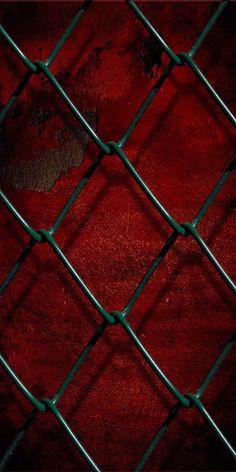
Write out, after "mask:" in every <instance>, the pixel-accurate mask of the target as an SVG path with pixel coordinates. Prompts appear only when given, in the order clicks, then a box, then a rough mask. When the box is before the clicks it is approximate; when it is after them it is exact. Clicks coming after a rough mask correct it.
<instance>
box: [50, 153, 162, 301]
mask: <svg viewBox="0 0 236 472" xmlns="http://www.w3.org/2000/svg"><path fill="white" fill-rule="evenodd" d="M169 233H170V231H169V228H168V225H167V224H166V223H165V221H164V220H163V218H161V217H160V215H159V214H158V213H157V212H156V210H155V209H153V208H152V206H151V204H150V202H149V201H148V200H147V199H146V198H145V197H144V196H143V193H142V192H141V191H140V190H139V189H134V188H133V185H132V180H131V178H130V176H129V175H128V173H127V172H126V170H125V169H124V168H123V166H122V164H121V163H120V161H119V159H117V158H114V157H112V158H110V157H108V158H106V159H105V160H103V163H102V164H101V165H100V168H99V169H98V170H97V173H96V177H94V179H93V181H91V183H90V184H89V185H88V187H87V188H86V189H85V190H84V193H83V194H82V195H81V197H80V198H79V199H78V201H77V203H76V204H75V205H74V207H73V208H72V209H71V213H69V215H68V217H67V218H66V220H65V222H64V223H63V225H62V226H61V227H60V228H59V230H58V236H57V237H56V240H57V239H58V241H60V240H62V241H63V244H62V249H63V251H64V252H65V254H66V256H67V257H68V259H69V260H70V262H71V263H72V264H73V266H74V267H75V269H76V270H77V271H78V273H79V274H80V275H81V276H82V278H83V279H84V280H85V281H86V283H87V284H88V286H89V287H90V288H91V289H92V291H93V292H94V294H95V295H96V296H97V298H98V299H99V301H100V302H101V303H102V304H103V305H105V307H106V309H107V310H114V309H118V307H119V309H121V308H122V305H123V306H124V304H126V302H127V301H128V297H129V296H130V295H131V294H132V292H133V290H134V289H135V288H136V285H137V283H138V282H139V280H140V278H141V276H142V275H143V274H144V273H145V271H146V270H147V268H148V266H149V264H150V263H151V262H152V260H153V258H154V256H155V255H156V254H157V252H158V250H159V249H160V248H161V246H162V245H163V243H164V241H165V240H166V238H167V235H168V234H169ZM59 244H60V242H59Z"/></svg>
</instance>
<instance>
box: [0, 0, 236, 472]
mask: <svg viewBox="0 0 236 472" xmlns="http://www.w3.org/2000/svg"><path fill="white" fill-rule="evenodd" d="M228 3H229V2H228V0H225V1H223V2H221V3H219V4H218V5H217V7H216V10H215V12H214V13H213V15H212V16H211V18H210V19H209V21H208V22H207V23H206V26H205V27H204V29H203V30H202V31H201V34H200V36H199V37H198V38H197V40H196V42H195V43H194V44H193V46H192V48H191V49H190V50H189V51H188V52H180V53H178V52H175V51H174V50H173V49H171V48H170V47H169V45H168V43H167V42H166V40H165V39H164V38H163V37H162V36H161V35H160V34H159V32H158V31H157V30H156V29H155V28H154V27H153V25H152V23H151V22H150V21H149V19H148V18H147V17H146V16H145V15H144V13H143V12H142V10H141V9H140V8H139V6H138V5H137V4H136V3H135V2H134V1H133V0H127V1H126V4H127V8H130V9H131V10H132V12H133V14H134V15H135V16H136V17H137V18H138V19H139V20H140V22H141V23H142V24H143V27H144V28H146V30H148V32H149V33H150V35H151V36H152V37H153V38H154V40H155V41H156V42H157V44H158V45H159V47H160V48H161V50H162V51H163V52H165V53H166V55H167V56H168V58H169V62H168V64H167V66H166V67H165V69H164V71H163V72H162V74H161V75H160V76H159V77H158V79H157V80H156V82H155V84H154V86H153V87H152V89H151V91H150V93H149V94H148V96H147V97H146V98H145V100H144V101H143V103H142V104H141V105H140V107H139V109H138V111H137V113H136V114H135V116H134V118H133V119H132V121H131V122H130V124H129V126H128V128H127V129H126V131H125V133H124V134H123V136H122V137H121V139H120V140H119V141H118V142H114V141H109V142H104V141H103V140H102V138H101V137H100V136H99V135H98V134H97V133H96V132H95V131H94V130H93V129H92V127H91V126H90V125H89V123H88V121H87V120H86V118H85V116H84V115H83V114H82V113H81V111H80V110H79V108H78V107H77V106H76V105H75V103H74V102H73V101H72V100H71V99H70V96H69V95H68V94H67V92H66V91H65V90H64V88H63V87H62V86H61V84H60V83H59V81H58V80H57V78H56V77H55V76H54V75H53V73H52V72H51V70H50V66H51V64H52V62H53V61H54V59H55V58H56V56H57V55H58V53H59V52H60V51H61V49H62V48H63V45H64V44H65V42H66V41H67V39H68V37H69V36H70V35H71V33H72V32H73V30H74V29H75V28H76V27H77V25H78V23H79V21H80V20H81V18H82V16H83V15H84V14H89V13H88V12H89V11H90V8H92V7H93V1H92V0H87V1H85V2H84V3H83V4H82V5H81V7H80V8H79V10H78V12H77V14H76V15H75V17H74V18H73V20H72V22H71V23H70V25H69V26H68V28H67V29H66V31H65V32H64V34H63V35H62V37H61V38H60V40H59V41H58V42H57V44H56V45H55V47H54V49H53V50H52V52H51V53H50V55H49V56H48V58H47V59H46V60H45V61H40V60H36V61H34V60H31V59H30V58H28V57H27V56H26V55H25V54H24V52H23V51H22V50H21V49H20V47H19V45H18V44H16V42H15V41H14V39H13V38H12V37H11V36H10V34H9V33H8V32H7V31H6V29H5V28H4V26H0V33H1V37H2V38H3V39H4V40H5V41H6V42H7V43H8V45H9V46H10V47H11V49H12V51H13V53H14V54H15V56H16V57H17V58H18V59H19V60H20V61H21V62H22V63H23V64H24V65H25V67H26V73H25V75H24V77H23V78H22V80H21V81H20V83H19V84H18V85H17V87H16V89H15V90H14V92H13V94H12V95H11V96H10V98H9V100H8V102H7V103H6V105H5V107H4V108H3V109H2V111H1V114H0V123H1V124H2V123H3V121H4V120H5V118H6V117H7V115H8V113H9V111H10V110H11V109H12V107H14V105H15V103H16V102H17V99H18V97H19V96H20V94H21V92H22V91H23V90H24V89H25V87H27V84H28V83H29V81H30V79H31V77H32V76H33V75H34V74H43V75H44V76H45V77H46V78H47V79H48V81H49V82H50V83H51V85H52V88H53V90H54V91H55V93H57V94H58V95H59V96H60V97H61V98H62V100H64V102H65V103H66V105H67V107H68V108H69V109H70V110H71V111H72V113H73V114H74V116H75V117H76V118H77V120H78V121H79V123H80V124H81V125H82V127H83V128H84V130H85V131H86V132H87V133H88V135H89V137H90V138H91V139H92V140H93V142H94V143H96V145H97V147H98V155H97V157H96V159H95V160H94V162H93V163H92V165H90V167H89V168H88V169H87V171H86V172H85V174H84V176H83V177H82V179H81V180H80V181H79V182H78V184H77V186H76V187H75V189H74V190H73V192H72V194H71V196H70V198H69V199H68V200H67V202H66V204H65V205H64V207H63V208H62V209H61V211H60V212H59V214H58V215H57V217H56V219H55V221H54V223H53V225H52V226H51V227H50V228H49V229H48V228H42V229H40V230H36V229H35V228H33V227H32V226H31V225H30V224H29V223H28V222H27V221H26V219H25V218H24V215H22V214H21V213H20V212H19V211H18V210H17V208H16V206H15V205H13V204H12V202H11V201H10V200H9V198H8V196H7V195H6V194H5V193H4V192H3V191H2V190H0V198H1V201H2V203H3V205H5V207H6V208H7V209H8V210H9V212H10V213H11V215H12V216H13V217H14V218H15V219H16V220H17V222H18V223H19V225H20V226H21V227H22V228H23V229H24V230H25V232H26V233H27V234H28V236H29V240H28V243H27V244H26V246H25V247H24V248H23V250H22V252H21V254H20V255H19V257H18V259H17V260H16V261H15V263H14V265H13V266H12V268H11V270H10V272H9V273H8V274H7V275H6V277H5V279H4V280H3V282H2V283H1V286H0V294H1V295H3V294H4V292H5V290H6V289H7V287H8V285H9V284H10V283H11V282H12V281H13V279H14V277H15V276H17V277H20V269H21V267H22V265H23V264H25V263H27V257H28V255H29V254H30V253H31V252H32V251H33V248H34V246H35V245H37V244H48V245H49V246H50V247H51V248H52V250H53V251H54V253H55V254H56V255H57V257H58V259H59V261H60V263H62V264H63V265H64V267H65V268H66V269H67V271H68V272H69V274H70V275H71V277H72V278H73V279H74V280H75V282H76V283H77V285H78V287H79V289H80V290H82V291H83V292H84V294H85V295H86V296H87V298H88V299H89V301H90V302H91V304H92V305H93V306H94V308H95V309H96V310H97V311H98V313H99V314H100V315H101V319H102V321H101V324H100V326H99V327H98V329H97V330H96V332H95V333H94V335H93V336H92V338H91V339H90V341H89V342H88V344H87V345H86V346H85V347H84V349H83V351H82V352H81V353H80V354H79V356H78V358H77V360H76V362H75V363H74V365H73V366H72V367H71V369H70V371H69V372H68V373H67V375H66V377H65V378H64V379H63V381H62V383H61V386H60V388H59V389H58V391H57V392H56V393H55V395H54V396H53V398H43V399H41V398H36V397H35V396H34V395H33V394H32V392H31V391H30V390H29V389H28V387H27V386H26V385H25V384H24V382H23V380H21V379H20V378H19V376H18V375H17V372H15V371H14V370H13V368H12V366H11V365H10V363H9V362H8V360H7V359H6V358H5V357H4V356H3V355H2V354H1V355H0V364H1V366H2V368H3V369H4V370H5V372H6V373H7V374H8V376H9V377H10V378H11V380H12V381H13V382H14V384H15V385H16V387H17V388H18V389H19V390H20V391H21V393H22V394H23V395H24V396H25V397H26V399H27V400H28V401H29V402H30V404H31V405H32V407H33V409H32V412H31V414H30V416H29V417H28V418H27V419H26V421H25V423H24V424H23V425H22V427H21V429H20V430H19V431H18V432H17V434H16V435H15V437H14V438H13V440H12V442H11V444H10V445H9V447H8V449H7V450H6V451H5V453H4V455H3V457H2V458H1V460H0V470H1V471H2V470H4V468H5V467H6V465H7V464H8V462H9V460H10V458H11V456H12V455H13V454H14V452H15V451H16V449H17V447H18V445H19V444H20V442H21V440H22V439H23V437H24V434H25V432H26V431H27V430H28V429H29V427H30V426H31V424H32V423H33V422H34V420H35V418H36V417H37V415H39V414H41V413H43V412H45V411H48V410H50V411H51V413H52V415H54V417H55V418H56V419H57V421H58V422H59V424H60V425H61V427H62V429H63V430H64V431H65V432H66V434H67V435H68V436H69V438H70V439H71V441H72V442H73V443H74V445H75V446H76V448H77V449H78V450H79V451H80V453H81V454H82V456H83V457H84V459H85V461H86V462H87V464H88V465H89V466H90V467H91V469H92V470H95V471H99V470H100V468H99V465H97V464H96V458H93V457H91V455H90V453H89V451H87V449H86V447H85V445H84V444H83V443H82V442H81V440H80V439H79V438H78V437H77V436H76V435H75V433H74V432H73V431H72V429H71V427H70V425H69V424H68V423H67V421H66V419H65V418H64V417H63V416H62V414H61V412H60V409H59V407H58V403H59V401H61V399H62V397H63V394H64V392H65V391H66V389H67V387H68V385H69V384H70V383H71V382H72V381H73V379H74V377H75V375H76V374H77V373H78V371H79V369H80V367H81V365H82V364H83V363H84V362H85V360H86V358H87V357H88V355H89V353H90V352H91V351H92V349H93V347H94V346H95V345H96V343H97V341H98V340H99V339H100V338H101V337H102V336H103V334H104V332H105V330H106V329H107V327H108V326H109V325H115V324H117V323H119V324H121V325H122V327H123V329H124V330H125V332H126V333H127V335H128V337H129V338H130V341H131V342H132V343H133V344H134V345H135V346H136V348H137V349H138V351H139V352H140V353H141V354H142V356H143V358H144V359H145V361H146V363H147V364H148V365H149V367H150V368H151V369H152V370H153V371H154V372H155V374H156V376H157V377H158V379H160V381H161V382H162V383H163V384H164V385H165V387H166V389H168V390H169V392H170V393H171V394H172V396H173V397H174V399H175V405H174V406H173V408H172V409H171V411H170V412H169V414H168V416H167V417H166V419H165V421H164V422H163V424H162V425H161V427H160V429H159V431H158V432H157V433H156V435H155V436H154V437H153V439H152V441H151V442H150V444H149V445H148V448H147V449H146V451H145V452H144V453H143V455H142V457H141V459H140V461H139V463H138V465H137V467H136V471H141V470H142V469H143V468H144V466H145V464H146V462H147V460H148V459H149V457H150V455H151V454H152V452H153V450H154V449H155V448H156V447H157V446H158V444H159V442H160V440H161V439H162V437H163V436H164V434H165V433H166V432H167V430H168V427H169V426H170V424H171V423H172V421H173V420H174V419H175V418H176V416H177V415H178V412H179V411H180V410H181V409H182V408H192V407H194V408H196V409H197V410H198V411H199V413H200V414H201V415H202V416H203V417H204V419H205V421H206V422H207V423H208V425H209V427H210V428H212V430H213V431H214V433H215V435H216V436H217V437H218V439H219V441H220V442H221V443H222V444H223V446H224V447H225V448H226V450H227V451H228V453H229V454H230V455H231V456H232V457H233V458H234V459H236V449H235V448H234V446H233V444H231V442H230V440H229V439H228V438H226V436H225V435H224V432H223V431H221V429H220V427H219V426H218V425H217V424H216V422H215V421H214V419H213V418H212V416H211V413H210V412H209V411H208V409H207V407H206V406H205V404H204V403H203V400H202V396H203V394H204V392H205V390H206V389H207V387H208V385H209V384H210V383H211V381H212V379H213V378H214V377H215V375H216V374H217V371H218V369H219V368H220V366H221V364H222V362H223V361H224V359H225V358H226V356H227V355H228V354H229V352H230V351H231V350H232V348H233V346H234V344H235V341H236V334H235V333H234V334H233V335H232V337H231V338H230V339H229V340H228V342H227V344H226V345H225V346H224V348H223V350H222V351H221V352H220V353H219V355H218V357H217V359H215V360H214V362H213V363H212V366H211V368H210V369H209V370H208V372H207V374H206V376H205V378H204V379H203V381H202V383H201V385H200V386H199V388H198V389H197V391H196V392H193V393H185V392H181V391H179V390H178V388H177V387H176V386H175V384H174V382H173V381H172V380H171V379H170V378H168V376H167V375H166V374H165V372H164V371H163V370H162V369H161V367H160V366H159V363H158V360H154V359H153V357H152V356H151V355H150V353H149V352H148V351H147V349H146V348H145V346H144V344H143V343H142V342H141V340H140V338H139V337H138V336H137V334H136V333H135V331H134V330H133V328H132V324H131V320H129V316H128V315H129V313H130V311H131V309H132V308H133V307H134V305H135V303H136V301H137V299H138V298H139V296H140V294H141V293H142V291H143V290H144V289H145V286H146V284H147V283H148V281H149V279H150V278H151V277H152V275H153V274H154V272H155V271H157V270H158V267H159V266H160V264H161V262H162V261H163V259H164V258H165V256H166V255H167V253H168V252H169V250H170V249H171V248H172V247H173V246H174V244H175V243H176V241H177V239H178V240H179V239H181V238H189V237H190V238H193V239H194V240H195V242H196V244H197V246H198V248H199V252H203V253H204V254H205V256H206V257H207V258H208V260H209V261H210V263H211V264H212V265H213V267H214V268H215V270H216V271H217V272H218V275H219V277H221V278H222V279H223V281H224V282H225V284H226V285H227V286H228V288H229V289H230V290H231V291H232V292H233V293H235V291H236V287H235V284H234V282H233V280H232V278H231V277H230V275H229V274H228V273H227V272H226V271H225V270H224V268H223V266H222V265H221V262H219V261H218V260H217V258H216V257H215V255H214V254H213V253H212V251H211V248H210V247H209V246H208V245H207V244H206V242H205V241H204V239H203V238H202V236H201V234H200V233H199V231H198V229H197V227H198V225H199V223H200V221H201V220H202V219H203V217H205V214H206V213H207V211H208V210H210V207H211V205H212V203H213V201H214V200H215V198H216V197H217V195H218V193H219V192H220V191H221V189H222V187H223V186H224V185H225V184H226V183H227V180H228V178H229V177H230V176H231V174H232V172H233V171H234V168H235V163H236V159H233V160H232V161H231V162H230V163H229V165H228V167H227V168H226V169H225V171H224V173H223V175H221V176H219V180H218V181H217V182H216V184H215V186H214V188H212V190H211V192H210V194H209V195H208V197H207V199H206V200H205V201H204V202H203V204H202V206H201V208H200V209H199V211H198V213H197V215H196V216H195V217H194V219H193V220H192V221H191V222H183V223H182V222H178V221H176V220H175V219H174V218H173V216H172V215H171V214H170V213H169V212H168V209H167V208H166V207H165V204H164V202H162V201H160V200H159V199H158V198H157V197H156V196H155V195H154V193H153V192H152V191H151V189H150V188H149V187H148V185H147V184H146V183H145V181H144V180H143V179H142V176H141V175H140V174H139V173H138V172H137V170H136V169H135V167H134V166H133V164H132V162H131V161H130V160H129V158H128V156H127V155H126V153H125V152H124V150H123V147H124V145H125V143H126V142H127V140H128V139H129V137H130V135H131V133H132V132H133V131H134V129H135V127H136V125H137V123H138V122H139V120H140V119H141V118H142V115H143V114H144V112H145V111H146V110H147V108H148V107H149V105H150V104H151V103H152V100H153V99H154V97H155V96H156V95H157V94H158V92H159V90H160V89H161V87H162V86H163V85H164V83H165V82H166V81H167V80H168V78H169V76H170V75H171V73H172V71H173V69H174V68H176V67H189V68H190V69H191V70H192V72H193V73H194V74H195V76H196V77H197V79H198V80H199V81H200V82H201V84H202V86H203V87H204V88H205V90H206V91H207V92H208V94H209V95H210V96H211V97H212V99H213V100H214V101H215V103H216V105H217V106H218V108H219V109H220V110H221V112H222V113H223V114H224V115H225V117H226V118H227V120H229V122H230V123H231V124H232V125H233V126H235V123H236V118H235V116H234V115H233V113H232V112H231V111H230V110H229V108H228V107H227V106H226V104H225V102H224V101H223V99H222V98H221V97H220V96H219V94H218V93H217V91H216V90H215V88H214V87H213V86H212V85H211V84H210V83H209V81H208V80H207V78H206V77H205V75H204V74H203V72H202V70H201V69H200V68H199V67H198V65H197V63H196V62H195V60H194V56H195V54H196V52H197V51H198V49H199V48H200V47H201V46H202V43H203V41H204V38H205V37H206V35H207V34H208V32H209V31H210V30H211V28H212V27H213V26H214V24H215V22H216V21H217V19H218V18H219V17H220V16H221V15H222V14H224V10H225V8H227V6H228ZM157 8H158V6H157ZM111 155H112V156H116V158H118V159H119V160H120V161H121V162H122V163H123V165H124V167H125V168H126V169H127V172H128V173H129V174H130V175H131V176H132V178H133V180H134V181H135V183H136V184H137V185H138V186H139V187H140V188H141V189H142V191H143V194H145V196H146V197H147V198H148V199H149V201H150V202H151V203H152V205H153V207H154V208H155V209H156V211H157V212H158V213H159V214H160V215H161V216H162V217H163V219H164V220H165V221H166V222H167V223H168V224H169V226H170V228H171V230H172V233H171V235H170V237H169V238H168V240H167V241H166V242H165V244H164V245H163V247H162V248H161V250H160V252H159V254H158V255H157V257H156V258H155V259H154V260H153V262H152V264H151V265H150V267H149V268H148V270H147V271H146V273H145V275H144V276H143V277H142V279H141V280H140V282H139V284H138V285H137V287H136V289H135V290H134V292H133V294H132V296H131V297H130V299H129V300H128V302H127V304H126V306H125V307H124V309H123V310H122V311H113V312H109V311H108V310H106V308H105V307H104V306H102V305H101V303H100V302H99V300H98V299H97V298H96V297H95V295H94V293H93V292H92V291H91V290H90V288H89V287H88V285H87V284H86V281H85V280H83V278H82V277H81V276H80V274H79V273H78V272H77V271H76V269H75V267H74V266H73V265H72V263H71V262H70V261H69V260H68V258H67V257H66V255H65V253H64V252H63V250H62V248H61V247H60V246H59V245H58V243H57V240H56V238H55V234H56V231H57V229H58V227H59V226H60V225H61V223H62V221H63V220H64V218H65V216H66V215H67V213H68V212H69V210H70V208H71V206H72V205H73V203H74V202H75V201H76V199H77V198H78V197H79V195H80V194H81V192H82V191H83V190H84V191H85V192H86V190H85V187H86V185H87V183H88V182H89V181H90V180H91V179H92V177H93V174H95V171H96V169H97V168H98V166H99V165H100V163H101V162H102V160H103V159H104V158H106V156H111ZM222 257H223V255H222ZM18 272H19V274H18ZM36 283H37V282H36Z"/></svg>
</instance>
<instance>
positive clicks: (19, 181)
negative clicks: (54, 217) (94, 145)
mask: <svg viewBox="0 0 236 472" xmlns="http://www.w3.org/2000/svg"><path fill="white" fill-rule="evenodd" d="M41 111H42V113H41V112H40V114H39V115H37V116H38V119H39V120H41V119H43V121H45V119H46V118H45V117H46V116H47V117H49V115H48V114H47V113H46V112H47V110H44V111H45V113H44V111H43V110H41ZM67 115H68V116H69V115H70V114H69V113H68V114H67ZM35 116H36V115H35ZM84 116H85V118H86V119H87V121H88V123H89V124H90V126H91V127H92V128H93V129H94V130H96V127H97V114H96V112H93V111H88V112H85V113H84ZM47 119H48V118H47ZM39 122H40V121H39ZM35 124H36V123H35ZM56 138H57V141H58V143H59V148H57V149H47V150H45V149H39V150H37V151H35V152H34V154H36V156H37V159H35V160H20V161H18V162H17V163H12V164H6V165H5V166H4V167H3V171H2V178H3V180H5V181H7V182H8V183H9V184H11V185H12V186H13V187H14V188H17V189H26V190H35V191H37V192H48V191H49V190H51V189H52V188H53V187H54V185H55V183H56V181H57V180H58V179H59V178H60V177H61V176H62V175H65V174H66V173H67V172H68V171H69V169H70V168H71V167H79V166H80V165H81V163H82V162H83V158H84V154H85V151H86V149H87V147H88V144H89V142H90V138H89V137H88V134H87V133H86V132H85V131H84V130H83V128H82V127H81V126H80V125H78V126H77V125H74V126H70V125H67V124H66V126H65V127H64V128H63V129H61V130H57V131H56Z"/></svg>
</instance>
